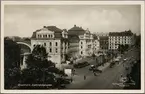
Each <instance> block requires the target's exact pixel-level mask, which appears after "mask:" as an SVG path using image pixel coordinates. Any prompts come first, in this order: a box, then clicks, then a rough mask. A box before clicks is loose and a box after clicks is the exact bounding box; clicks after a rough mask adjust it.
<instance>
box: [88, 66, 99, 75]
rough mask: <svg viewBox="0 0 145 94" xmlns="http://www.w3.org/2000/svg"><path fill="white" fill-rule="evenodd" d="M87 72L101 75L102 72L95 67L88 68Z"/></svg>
mask: <svg viewBox="0 0 145 94" xmlns="http://www.w3.org/2000/svg"><path fill="white" fill-rule="evenodd" d="M89 70H90V71H93V72H97V73H102V71H101V70H99V69H98V68H97V67H95V66H93V67H92V66H91V67H90V68H89Z"/></svg>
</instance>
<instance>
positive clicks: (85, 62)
mask: <svg viewBox="0 0 145 94" xmlns="http://www.w3.org/2000/svg"><path fill="white" fill-rule="evenodd" d="M88 65H90V64H89V63H88V62H87V61H84V62H82V63H77V64H74V68H83V67H86V66H88Z"/></svg>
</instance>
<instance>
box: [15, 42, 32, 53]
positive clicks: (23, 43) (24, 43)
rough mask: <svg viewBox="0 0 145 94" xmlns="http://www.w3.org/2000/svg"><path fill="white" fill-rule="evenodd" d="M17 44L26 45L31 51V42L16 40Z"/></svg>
mask: <svg viewBox="0 0 145 94" xmlns="http://www.w3.org/2000/svg"><path fill="white" fill-rule="evenodd" d="M17 44H20V45H25V46H27V47H28V48H29V49H30V51H31V52H32V47H31V44H28V43H26V42H17Z"/></svg>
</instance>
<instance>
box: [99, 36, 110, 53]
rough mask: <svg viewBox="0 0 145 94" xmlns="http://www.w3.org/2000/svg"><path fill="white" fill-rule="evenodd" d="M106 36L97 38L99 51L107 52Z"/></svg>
mask: <svg viewBox="0 0 145 94" xmlns="http://www.w3.org/2000/svg"><path fill="white" fill-rule="evenodd" d="M108 38H109V37H108V36H99V42H100V51H102V52H106V51H107V50H108Z"/></svg>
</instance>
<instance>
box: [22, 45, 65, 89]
mask: <svg viewBox="0 0 145 94" xmlns="http://www.w3.org/2000/svg"><path fill="white" fill-rule="evenodd" d="M47 57H48V53H47V51H46V49H45V47H43V46H40V45H36V46H35V47H34V49H33V51H32V54H31V55H29V56H28V58H27V60H26V63H27V66H28V67H27V69H24V70H23V71H22V76H21V83H23V84H51V85H52V86H55V84H56V75H57V74H59V75H65V74H64V72H63V71H60V70H59V69H57V68H56V67H55V64H54V63H53V62H51V61H48V60H47ZM20 88H35V89H36V88H49V87H43V86H41V87H40V86H39V87H37V86H35V87H33V86H32V87H20ZM51 88H52V87H51Z"/></svg>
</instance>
